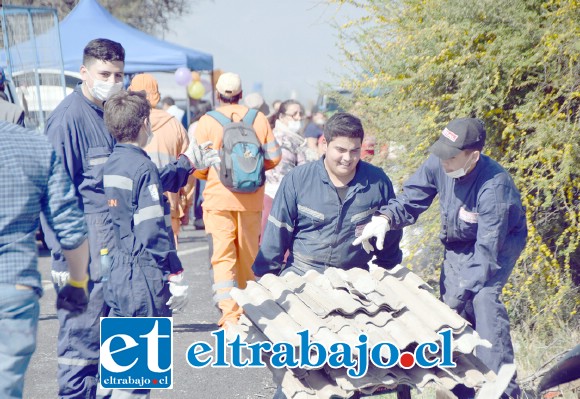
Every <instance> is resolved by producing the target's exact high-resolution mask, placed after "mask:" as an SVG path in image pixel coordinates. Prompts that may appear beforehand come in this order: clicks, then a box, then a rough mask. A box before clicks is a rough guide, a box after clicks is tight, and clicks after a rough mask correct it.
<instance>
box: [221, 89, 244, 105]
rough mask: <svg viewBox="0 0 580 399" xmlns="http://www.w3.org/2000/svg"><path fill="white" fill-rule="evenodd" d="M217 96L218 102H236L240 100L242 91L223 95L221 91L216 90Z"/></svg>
mask: <svg viewBox="0 0 580 399" xmlns="http://www.w3.org/2000/svg"><path fill="white" fill-rule="evenodd" d="M218 96H219V99H220V102H222V103H228V104H237V103H239V102H240V99H241V98H242V92H241V91H240V92H239V93H238V94H236V95H235V96H232V97H225V96H224V95H223V94H222V93H220V92H218Z"/></svg>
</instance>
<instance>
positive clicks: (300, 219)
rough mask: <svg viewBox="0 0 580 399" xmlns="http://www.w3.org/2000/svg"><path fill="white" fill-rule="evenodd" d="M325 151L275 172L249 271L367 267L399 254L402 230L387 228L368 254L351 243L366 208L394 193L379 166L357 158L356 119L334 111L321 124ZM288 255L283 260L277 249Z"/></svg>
mask: <svg viewBox="0 0 580 399" xmlns="http://www.w3.org/2000/svg"><path fill="white" fill-rule="evenodd" d="M324 137H325V139H326V142H327V144H326V150H325V154H324V156H323V157H322V158H321V159H319V160H318V161H315V162H310V163H307V164H304V165H301V166H297V167H296V168H294V169H292V171H291V172H290V173H289V174H288V175H286V176H285V177H284V179H282V183H281V184H280V188H279V189H278V192H277V193H276V198H275V199H274V203H273V205H272V211H271V212H270V215H269V217H268V224H267V226H266V230H265V232H264V237H263V239H262V244H261V246H260V251H259V253H258V256H257V257H256V260H255V262H254V265H253V267H252V268H253V270H254V274H255V275H256V276H263V275H264V274H267V273H276V274H278V273H280V272H281V271H283V272H284V273H285V272H287V271H293V272H295V273H297V274H304V273H305V272H306V271H308V270H318V271H320V272H324V270H325V269H326V268H329V267H337V268H340V269H351V268H354V267H360V268H363V269H368V264H367V263H368V262H369V261H370V260H371V258H372V257H373V255H376V258H375V259H374V261H373V262H374V263H375V264H377V265H378V266H380V267H385V268H391V267H393V266H395V265H397V264H398V263H400V261H401V257H402V253H401V250H400V249H399V241H400V240H401V235H402V234H401V232H400V231H393V232H390V233H389V236H388V239H387V240H385V242H386V245H385V247H383V246H382V245H381V246H380V248H377V249H376V250H373V251H372V252H371V253H367V252H366V251H365V250H363V249H362V248H361V247H355V246H352V245H351V241H352V236H353V235H355V236H358V235H360V234H361V232H362V230H363V228H364V226H365V225H366V224H367V223H369V221H370V220H371V217H372V215H373V214H374V213H375V212H376V211H378V210H379V209H380V208H381V207H382V206H384V205H386V204H387V203H388V201H389V200H390V199H393V198H395V193H394V191H393V186H392V183H391V181H390V180H389V178H388V177H387V175H386V174H385V173H384V172H383V171H382V170H381V169H379V168H377V167H375V166H373V165H371V164H369V163H366V162H364V161H361V160H360V151H361V145H362V141H363V138H364V130H363V127H362V124H361V121H360V119H358V118H357V117H355V116H353V115H351V114H348V113H337V114H334V115H333V116H332V117H331V118H330V119H329V120H328V121H327V123H326V125H325V127H324ZM286 250H289V256H288V259H287V262H286V264H285V265H284V254H285V253H286Z"/></svg>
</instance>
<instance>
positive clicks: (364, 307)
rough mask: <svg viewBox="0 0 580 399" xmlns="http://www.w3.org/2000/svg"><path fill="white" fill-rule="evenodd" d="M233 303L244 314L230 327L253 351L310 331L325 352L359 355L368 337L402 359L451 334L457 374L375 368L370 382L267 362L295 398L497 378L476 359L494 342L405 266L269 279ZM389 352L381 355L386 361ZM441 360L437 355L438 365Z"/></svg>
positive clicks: (325, 369) (336, 371)
mask: <svg viewBox="0 0 580 399" xmlns="http://www.w3.org/2000/svg"><path fill="white" fill-rule="evenodd" d="M232 296H233V297H234V299H235V300H236V301H237V302H238V303H239V304H240V305H241V306H242V307H243V308H244V313H245V315H244V316H242V318H241V319H240V322H239V323H238V324H237V325H229V326H228V336H229V337H230V339H233V337H234V336H235V334H239V335H240V336H241V338H242V339H244V341H245V342H246V343H248V344H250V343H253V342H265V341H270V342H271V343H273V344H275V343H280V342H289V343H291V344H293V345H298V344H299V343H300V336H299V335H298V332H300V331H304V330H308V332H309V337H310V342H318V343H320V344H322V345H324V347H325V348H331V347H332V345H333V344H336V343H338V342H342V343H346V344H348V345H350V346H351V347H352V348H355V347H356V346H357V345H360V344H361V341H360V340H359V336H360V335H361V334H365V335H366V336H367V337H368V348H369V350H370V348H372V347H373V346H374V345H376V344H379V343H381V342H389V343H392V344H394V345H395V346H396V347H397V348H398V349H399V350H400V352H401V353H403V352H405V351H407V352H410V353H412V352H413V351H414V349H415V348H416V347H417V346H418V345H420V344H421V343H425V342H437V343H440V344H441V346H440V347H442V335H441V334H440V332H441V331H443V330H446V329H451V331H452V338H453V339H452V340H451V347H452V353H453V361H454V362H455V363H456V364H457V366H456V367H439V366H436V367H432V368H421V367H419V366H417V365H416V364H415V365H414V366H413V367H410V368H405V367H401V366H400V364H398V365H395V366H392V367H388V368H385V367H378V366H376V365H374V364H372V363H371V364H370V365H369V368H368V371H367V373H366V374H365V375H364V376H362V377H359V378H353V377H351V376H350V375H349V374H347V369H346V368H345V367H341V368H332V367H329V365H328V364H326V365H322V366H321V367H319V368H299V367H297V368H293V369H289V368H286V367H284V368H275V367H272V365H271V364H270V362H269V361H266V362H265V363H266V364H267V365H268V367H270V369H271V370H272V373H273V375H274V381H275V382H276V383H278V384H280V385H282V389H283V391H284V393H285V394H286V395H287V397H288V398H292V399H298V398H330V397H332V396H339V397H349V396H351V395H352V394H353V393H354V392H355V391H360V392H362V393H364V394H372V393H374V392H376V391H377V390H382V389H393V388H395V387H396V386H397V385H400V384H406V385H410V386H412V387H415V388H418V389H423V388H424V387H425V386H426V385H427V384H430V383H431V384H436V385H438V386H441V387H444V388H446V389H451V388H453V387H454V386H455V385H457V384H465V385H466V386H469V387H478V386H481V385H483V384H485V383H486V382H489V381H493V380H494V379H495V374H494V373H493V372H491V371H490V370H489V369H487V367H486V366H485V365H483V364H482V363H481V362H480V361H479V360H478V359H477V358H476V357H475V355H474V350H475V347H476V346H478V345H483V346H489V342H487V341H485V340H483V339H481V338H480V337H479V336H478V334H477V333H476V332H475V331H474V330H473V329H472V328H471V326H470V325H469V323H468V322H467V321H465V320H464V319H463V318H461V317H460V316H459V315H457V314H456V313H455V312H454V311H453V310H451V309H450V308H449V307H448V306H447V305H445V304H444V303H442V302H441V301H439V300H438V299H437V298H436V297H435V296H434V295H433V293H432V292H431V289H430V287H429V286H428V285H427V284H425V283H424V282H423V280H421V279H420V278H419V277H418V276H417V275H416V274H414V273H413V272H411V271H410V270H408V269H406V268H404V267H401V266H397V267H395V268H394V269H392V270H385V269H382V268H378V267H373V268H371V270H370V271H366V270H364V269H358V268H355V269H351V270H341V269H336V268H329V269H327V270H326V271H325V272H324V274H320V273H317V272H314V271H311V272H308V273H306V274H305V275H304V276H298V275H296V274H293V273H288V274H286V275H284V276H283V277H276V276H274V275H266V276H264V277H263V278H262V279H260V280H259V282H250V283H249V284H248V286H247V288H246V289H244V290H239V289H234V290H233V291H232ZM388 353H390V352H389V351H386V348H384V347H383V348H382V349H381V352H380V354H381V356H383V355H384V357H383V358H384V359H388V355H387V354H388ZM440 355H441V354H440V353H439V354H433V357H431V359H433V358H434V357H435V356H440ZM266 357H267V355H266Z"/></svg>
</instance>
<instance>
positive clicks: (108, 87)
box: [87, 70, 123, 101]
mask: <svg viewBox="0 0 580 399" xmlns="http://www.w3.org/2000/svg"><path fill="white" fill-rule="evenodd" d="M87 74H88V75H89V76H90V77H91V79H93V87H92V88H89V89H90V91H91V94H92V96H93V97H95V98H96V99H97V100H99V101H107V100H108V99H109V98H111V96H112V95H113V94H115V93H118V92H120V91H121V89H123V82H119V83H110V82H104V81H102V80H97V79H95V78H93V76H92V75H91V74H90V73H89V71H88V70H87Z"/></svg>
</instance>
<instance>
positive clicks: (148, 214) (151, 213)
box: [133, 205, 164, 226]
mask: <svg viewBox="0 0 580 399" xmlns="http://www.w3.org/2000/svg"><path fill="white" fill-rule="evenodd" d="M163 216H164V215H163V208H162V207H161V205H152V206H148V207H146V208H142V209H139V211H137V212H136V213H135V215H133V221H134V223H135V226H137V225H138V224H139V223H142V222H145V221H146V220H150V219H156V218H161V217H163Z"/></svg>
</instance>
